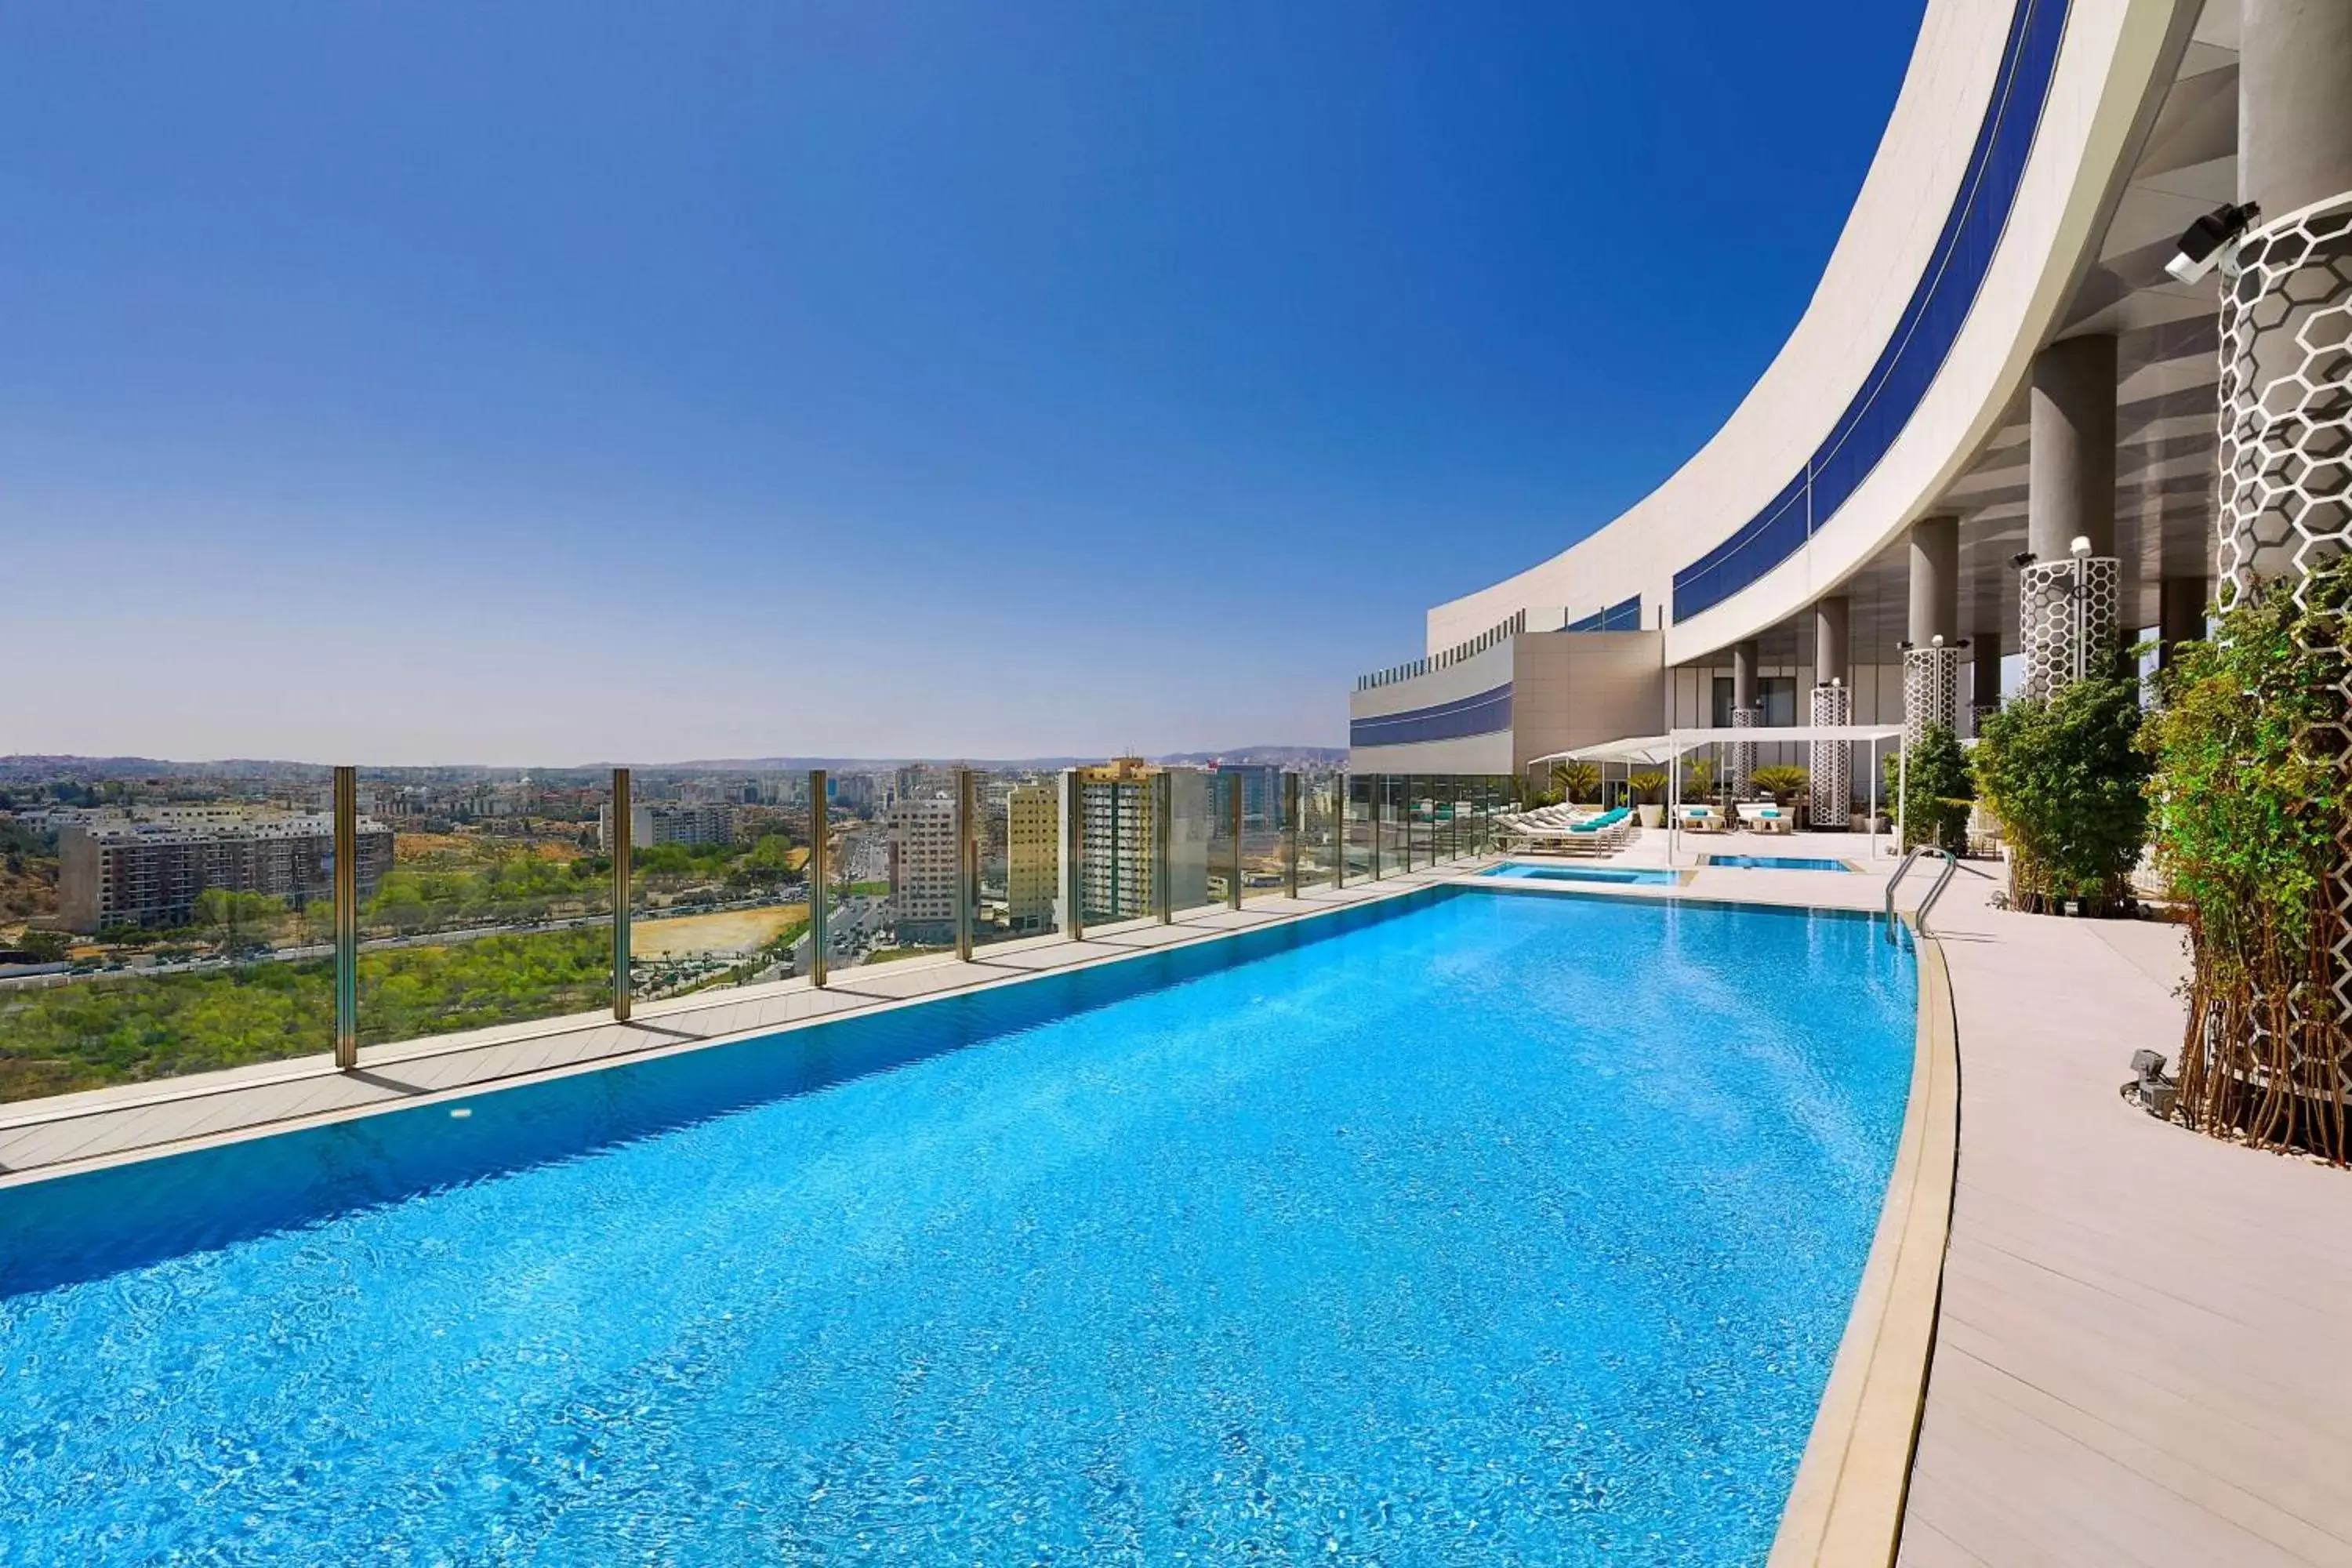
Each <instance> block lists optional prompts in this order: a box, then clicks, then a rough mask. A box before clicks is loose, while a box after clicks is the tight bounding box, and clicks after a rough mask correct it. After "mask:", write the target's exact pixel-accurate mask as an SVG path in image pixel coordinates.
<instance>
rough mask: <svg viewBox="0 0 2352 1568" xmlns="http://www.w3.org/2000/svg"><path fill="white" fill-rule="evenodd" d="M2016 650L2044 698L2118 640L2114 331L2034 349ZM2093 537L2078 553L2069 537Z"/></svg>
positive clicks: (2029, 683) (2030, 689)
mask: <svg viewBox="0 0 2352 1568" xmlns="http://www.w3.org/2000/svg"><path fill="white" fill-rule="evenodd" d="M2029 419H2030V425H2031V431H2030V438H2031V441H2032V447H2031V450H2030V451H2029V452H2028V454H2027V466H2026V497H2025V546H2026V548H2027V549H2028V550H2030V551H2032V552H2033V562H2032V564H2031V565H2029V566H2027V567H2026V568H2025V569H2024V570H2023V571H2022V572H2021V573H2020V574H2018V584H2017V589H2018V627H2017V630H2018V638H2017V646H2018V651H2019V652H2020V653H2021V654H2023V655H2024V656H2025V695H2026V696H2027V697H2029V698H2046V697H2049V696H2051V695H2053V693H2055V692H2056V691H2057V689H2059V688H2060V687H2062V686H2064V685H2065V684H2067V683H2068V682H2069V681H2071V680H2074V679H2076V677H2077V676H2078V675H2079V674H2082V673H2087V671H2088V669H2089V668H2090V655H2091V654H2092V653H2093V652H2095V650H2097V649H2099V648H2101V647H2105V646H2107V645H2109V644H2111V643H2112V642H2113V641H2114V640H2115V634H2116V618H2117V615H2116V612H2117V610H2118V608H2119V607H2120V605H2121V602H2122V597H2123V563H2122V562H2120V561H2118V560H2116V340H2115V339H2113V338H2111V337H2104V336H2095V337H2086V338H2068V339H2067V340H2066V341H2065V342H2057V343H2053V344H2051V345H2050V346H2049V347H2048V348H2046V349H2043V350H2042V352H2041V353H2038V354H2036V355H2035V356H2034V358H2033V375H2032V393H2031V408H2030V412H2029ZM2077 539H2087V540H2088V541H2090V546H2091V548H2090V553H2089V554H2088V555H2087V556H2085V557H2083V558H2080V559H2077V558H2076V557H2075V555H2074V541H2075V540H2077Z"/></svg>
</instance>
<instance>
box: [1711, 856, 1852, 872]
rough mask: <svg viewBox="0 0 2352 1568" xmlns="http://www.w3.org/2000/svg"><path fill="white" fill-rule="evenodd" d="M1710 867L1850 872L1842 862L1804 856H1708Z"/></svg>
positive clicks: (1849, 868)
mask: <svg viewBox="0 0 2352 1568" xmlns="http://www.w3.org/2000/svg"><path fill="white" fill-rule="evenodd" d="M1706 863H1707V864H1708V865H1710V866H1731V867H1739V868H1746V869H1748V870H1751V871H1850V870H1852V869H1853V868H1852V867H1850V866H1848V865H1847V864H1846V863H1845V862H1844V861H1843V860H1827V859H1819V858H1812V857H1809V856H1804V855H1709V856H1708V857H1707V858H1706Z"/></svg>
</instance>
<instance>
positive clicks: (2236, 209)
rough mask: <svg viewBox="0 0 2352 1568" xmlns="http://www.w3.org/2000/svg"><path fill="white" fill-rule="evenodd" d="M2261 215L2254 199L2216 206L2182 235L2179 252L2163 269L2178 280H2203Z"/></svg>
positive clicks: (2196, 281) (2187, 281)
mask: <svg viewBox="0 0 2352 1568" xmlns="http://www.w3.org/2000/svg"><path fill="white" fill-rule="evenodd" d="M2260 216H2263V209H2262V208H2261V207H2260V206H2258V205H2255V204H2254V203H2252V202H2248V203H2247V204H2246V205H2243V206H2231V205H2221V206H2218V207H2215V208H2214V209H2213V210H2212V211H2211V212H2210V213H2207V214H2206V215H2205V216H2203V217H2200V218H2199V219H2198V220H2197V221H2196V222H2195V223H2192V224H2190V225H2189V232H2188V233H2186V234H2184V235H2182V236H2181V237H2180V247H2179V253H2178V254H2176V255H2175V256H2174V257H2173V258H2172V259H2171V260H2169V261H2168V262H2166V263H2165V264H2164V269H2165V270H2166V271H2167V272H2168V273H2170V274H2171V275H2172V276H2173V278H2174V279H2176V280H2177V281H2179V282H2182V283H2199V282H2202V281H2203V280H2204V278H2205V274H2207V273H2208V272H2210V271H2212V270H2213V264H2214V263H2215V262H2216V261H2219V260H2220V259H2221V257H2222V255H2223V253H2224V252H2225V251H2226V250H2227V249H2228V248H2229V247H2230V246H2231V245H2232V244H2233V243H2234V242H2235V241H2236V240H2237V237H2239V236H2240V235H2242V234H2243V233H2245V232H2246V230H2247V229H2249V228H2251V227H2252V226H2253V222H2254V220H2255V219H2256V218H2258V217H2260Z"/></svg>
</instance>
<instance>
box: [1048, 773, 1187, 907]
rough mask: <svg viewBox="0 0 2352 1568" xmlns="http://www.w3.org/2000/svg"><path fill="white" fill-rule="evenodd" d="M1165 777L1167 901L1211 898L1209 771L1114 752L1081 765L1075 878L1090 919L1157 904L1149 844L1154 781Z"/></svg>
mask: <svg viewBox="0 0 2352 1568" xmlns="http://www.w3.org/2000/svg"><path fill="white" fill-rule="evenodd" d="M1162 775H1165V776H1166V777H1167V779H1168V787H1169V797H1170V818H1169V823H1168V879H1169V887H1168V899H1169V907H1170V908H1171V909H1178V910H1182V909H1190V908H1192V907H1193V906H1194V905H1196V904H1202V903H1206V902H1207V901H1208V897H1209V855H1208V849H1209V834H1210V831H1211V826H1212V824H1211V820H1210V816H1209V775H1208V774H1206V773H1201V772H1199V771H1198V770H1196V769H1192V768H1160V767H1156V766H1154V765H1153V764H1151V763H1147V762H1145V761H1143V759H1141V758H1140V757H1118V758H1115V759H1113V760H1112V761H1110V762H1108V763H1101V764H1099V765H1097V766H1095V767H1089V768H1080V769H1079V770H1078V790H1079V799H1080V800H1081V801H1082V802H1083V803H1084V805H1085V810H1086V816H1085V826H1086V859H1085V862H1084V867H1083V870H1082V873H1081V877H1080V882H1081V884H1082V889H1083V892H1084V895H1085V898H1086V905H1087V909H1086V912H1087V919H1088V920H1096V921H1114V920H1137V919H1140V918H1142V917H1143V916H1145V915H1149V914H1150V913H1151V912H1152V911H1153V910H1154V909H1156V908H1157V907H1158V904H1159V900H1158V899H1157V898H1156V897H1155V893H1156V889H1155V885H1154V883H1155V879H1156V877H1157V876H1158V868H1156V867H1155V866H1154V865H1153V858H1154V857H1153V854H1152V846H1153V841H1154V837H1155V834H1156V823H1155V816H1156V813H1157V809H1158V808H1157V805H1156V804H1155V798H1154V791H1153V781H1154V780H1155V779H1158V778H1160V777H1161V776H1162Z"/></svg>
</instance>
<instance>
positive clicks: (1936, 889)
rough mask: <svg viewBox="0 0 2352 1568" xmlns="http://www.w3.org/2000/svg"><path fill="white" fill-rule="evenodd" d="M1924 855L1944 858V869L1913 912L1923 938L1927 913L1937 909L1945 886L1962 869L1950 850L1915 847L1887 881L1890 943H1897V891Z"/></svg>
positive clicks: (1928, 846)
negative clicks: (1914, 863)
mask: <svg viewBox="0 0 2352 1568" xmlns="http://www.w3.org/2000/svg"><path fill="white" fill-rule="evenodd" d="M1922 855H1940V856H1942V857H1943V858H1944V869H1943V871H1942V872H1941V873H1940V874H1939V875H1938V876H1937V878H1936V882H1935V885H1934V886H1933V887H1931V888H1929V889H1927V897H1926V898H1924V899H1922V900H1919V907H1918V908H1917V909H1916V910H1912V911H1911V918H1912V920H1913V921H1916V922H1917V924H1918V927H1919V934H1920V935H1921V936H1925V935H1927V911H1928V910H1931V909H1933V908H1935V907H1936V900H1937V898H1938V897H1940V896H1941V895H1942V893H1943V891H1944V885H1945V884H1946V883H1947V882H1949V881H1950V880H1951V879H1952V873H1953V872H1955V871H1957V870H1958V869H1959V868H1960V862H1959V858H1958V856H1956V855H1954V854H1953V853H1952V852H1951V851H1950V850H1948V849H1940V848H1937V847H1936V846H1934V845H1932V844H1920V845H1915V846H1914V847H1912V848H1911V849H1910V850H1909V851H1907V852H1906V854H1905V855H1904V857H1903V863H1902V864H1901V865H1899V866H1897V867H1895V875H1893V876H1892V877H1889V878H1888V879H1886V911H1885V919H1886V926H1885V931H1886V940H1887V942H1890V943H1892V942H1894V941H1895V889H1896V888H1897V887H1898V886H1900V885H1901V884H1902V881H1903V879H1904V878H1905V877H1906V876H1908V875H1909V874H1910V871H1911V866H1912V863H1913V862H1914V861H1916V860H1917V859H1918V858H1919V857H1920V856H1922Z"/></svg>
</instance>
